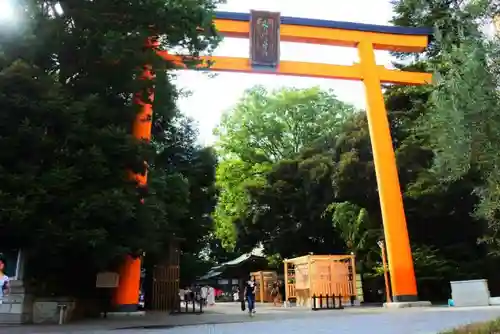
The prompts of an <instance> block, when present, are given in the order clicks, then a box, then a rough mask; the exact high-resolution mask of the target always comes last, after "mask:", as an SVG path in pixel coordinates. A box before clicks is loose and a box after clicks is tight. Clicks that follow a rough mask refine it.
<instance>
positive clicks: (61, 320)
mask: <svg viewBox="0 0 500 334" xmlns="http://www.w3.org/2000/svg"><path fill="white" fill-rule="evenodd" d="M67 307H68V305H66V304H57V308H58V309H59V325H62V324H63V323H64V315H65V313H66V308H67Z"/></svg>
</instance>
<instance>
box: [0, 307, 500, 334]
mask: <svg viewBox="0 0 500 334" xmlns="http://www.w3.org/2000/svg"><path fill="white" fill-rule="evenodd" d="M497 317H500V307H487V308H446V307H432V308H425V309H403V310H384V309H381V308H358V309H345V310H325V311H318V312H312V311H308V310H300V309H282V308H281V309H275V308H272V307H261V308H258V313H257V315H256V316H255V317H252V318H250V317H249V316H248V315H246V314H244V313H243V312H241V311H240V310H239V308H236V307H234V306H231V305H226V306H219V307H215V308H213V309H211V310H209V311H208V312H207V313H206V314H203V315H180V316H165V315H162V314H157V315H154V314H153V315H151V316H150V317H145V318H142V319H132V318H130V319H118V320H113V321H106V320H103V321H98V322H94V323H92V322H88V323H81V324H70V325H64V326H23V327H5V328H2V327H0V333H9V334H28V333H29V334H37V333H80V334H83V333H94V334H113V333H116V334H132V333H134V334H142V333H160V334H255V333H278V332H285V333H287V334H322V333H325V334H343V333H349V334H367V333H376V334H403V333H404V334H435V333H438V332H439V331H442V330H445V329H448V328H451V327H456V326H459V325H465V324H467V323H471V322H478V321H486V320H491V319H494V318H497ZM173 326H179V327H173Z"/></svg>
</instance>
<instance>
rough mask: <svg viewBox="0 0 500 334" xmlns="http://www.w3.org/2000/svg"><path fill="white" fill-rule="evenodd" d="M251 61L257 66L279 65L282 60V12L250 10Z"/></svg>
mask: <svg viewBox="0 0 500 334" xmlns="http://www.w3.org/2000/svg"><path fill="white" fill-rule="evenodd" d="M250 61H251V63H252V66H255V67H259V66H261V67H277V66H278V64H279V61H280V13H275V12H264V11H257V10H252V11H251V12H250Z"/></svg>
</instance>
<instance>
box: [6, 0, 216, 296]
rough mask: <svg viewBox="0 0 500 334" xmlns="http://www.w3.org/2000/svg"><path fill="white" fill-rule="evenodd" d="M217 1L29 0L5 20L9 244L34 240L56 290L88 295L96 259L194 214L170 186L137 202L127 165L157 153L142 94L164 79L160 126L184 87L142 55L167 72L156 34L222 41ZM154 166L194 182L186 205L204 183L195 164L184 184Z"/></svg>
mask: <svg viewBox="0 0 500 334" xmlns="http://www.w3.org/2000/svg"><path fill="white" fill-rule="evenodd" d="M215 5H216V1H210V0H206V1H202V0H200V1H194V2H189V3H186V2H185V1H181V0H178V1H168V2H166V1H156V0H148V1H138V0H137V1H136V0H134V1H127V2H119V3H117V2H116V1H108V0H106V1H98V2H95V1H93V2H92V1H90V2H89V1H69V0H67V1H66V0H63V1H52V0H44V1H34V0H23V1H19V2H18V6H19V7H20V9H21V10H20V11H19V12H20V13H22V14H23V15H24V17H23V18H22V19H21V22H22V24H23V26H22V28H20V29H18V30H17V31H11V32H10V35H9V34H5V33H4V30H3V29H1V30H2V33H0V87H2V90H1V92H0V109H1V110H2V116H1V118H2V125H1V126H0V146H1V147H2V151H1V152H0V170H1V171H2V173H1V174H2V175H1V176H0V178H1V179H2V181H3V183H2V185H1V186H0V197H1V198H2V200H4V202H3V210H2V212H1V213H0V232H1V233H0V243H1V244H2V246H4V245H5V247H10V246H13V247H22V248H24V249H25V250H26V251H27V254H28V255H29V265H28V266H27V269H28V273H29V274H30V276H31V277H33V278H36V280H35V282H37V283H38V287H39V288H40V287H41V286H42V285H45V286H46V287H47V289H45V290H46V291H45V292H46V293H54V292H56V293H67V294H75V295H83V296H88V291H89V289H91V288H93V285H94V283H95V276H94V275H95V272H96V271H97V270H100V269H102V268H108V267H110V266H112V265H113V264H114V263H115V260H117V259H119V258H120V257H121V256H123V255H125V254H127V253H128V254H130V253H132V254H138V253H140V252H142V251H147V252H148V251H152V252H153V251H157V250H159V249H161V247H162V244H163V243H165V242H166V240H167V239H168V237H170V235H171V232H170V231H169V229H168V228H166V227H167V225H172V221H171V220H172V216H176V217H185V216H183V215H182V214H181V213H182V212H175V210H177V208H175V207H173V206H170V207H168V206H165V205H166V204H168V202H166V201H165V198H159V197H157V195H158V193H155V191H160V190H163V191H165V189H160V190H158V188H157V189H155V191H152V192H150V193H149V194H144V195H143V196H144V197H145V204H144V205H140V204H139V195H138V194H137V192H136V190H135V186H136V185H135V184H134V182H131V181H130V180H129V175H128V173H127V170H132V171H134V172H143V171H144V164H143V161H144V160H147V161H149V162H153V161H154V157H155V155H156V153H157V152H156V151H155V150H154V149H153V146H152V145H149V144H147V143H142V142H140V141H137V140H135V139H133V138H132V136H131V135H130V129H131V124H132V121H133V119H134V118H135V115H136V113H137V112H138V109H137V106H136V105H135V104H134V103H133V100H134V95H135V94H136V93H138V92H142V93H141V95H143V96H147V92H148V89H149V88H151V87H152V85H154V84H156V83H158V84H163V85H164V88H165V89H161V90H158V91H157V94H156V95H157V96H156V98H157V99H160V100H162V101H163V102H162V103H163V107H164V108H163V110H159V108H158V109H157V111H158V112H157V114H156V115H155V126H158V127H162V126H163V127H165V126H166V125H168V124H169V123H170V122H171V121H172V117H173V114H172V110H173V109H174V107H175V99H176V97H177V91H176V89H175V87H174V86H173V85H172V84H170V77H169V76H164V77H163V78H164V79H165V80H163V81H158V82H154V81H146V80H138V78H139V77H140V76H141V74H142V71H143V66H144V64H151V66H152V69H153V72H154V73H157V74H158V75H159V76H160V77H161V74H162V73H163V74H164V71H165V70H167V69H168V68H170V67H171V65H170V64H168V63H167V62H165V61H163V60H162V59H159V57H157V56H156V55H155V52H154V50H152V49H149V48H144V45H145V43H146V41H147V39H148V37H149V36H151V35H156V36H159V42H160V46H159V48H161V49H165V48H167V47H175V46H180V47H183V48H185V49H186V50H187V51H188V53H189V54H191V55H193V56H195V57H196V56H197V55H198V54H199V53H200V52H205V51H209V52H210V51H211V50H212V49H213V47H214V46H215V45H216V44H217V41H218V40H219V38H218V37H217V36H216V35H215V31H214V27H213V23H212V11H213V10H214V8H215ZM151 13H154V15H151ZM200 27H201V28H203V29H200ZM159 132H161V131H159ZM198 154H199V155H200V157H201V155H203V154H202V153H201V152H199V153H198ZM200 159H201V158H200ZM155 172H158V173H160V175H159V176H158V177H159V178H160V179H161V178H163V181H164V182H167V184H168V185H169V186H172V187H171V189H170V190H172V188H174V186H177V185H179V186H180V188H182V189H183V190H181V192H182V191H184V190H185V193H184V194H182V193H181V194H180V195H178V198H177V199H176V202H175V203H177V204H178V203H179V200H180V201H186V196H185V195H186V194H189V196H193V198H195V197H196V195H195V194H196V191H194V187H197V184H199V185H200V187H203V186H202V185H201V184H202V183H203V182H200V181H198V183H196V182H195V181H194V180H195V179H196V177H194V175H190V176H187V178H188V179H189V178H190V177H191V180H192V183H191V187H190V185H189V183H187V186H185V187H184V188H183V187H182V185H181V182H180V181H181V180H180V178H178V177H175V178H173V177H172V174H173V173H169V174H167V173H163V175H162V174H161V172H160V171H151V174H152V179H154V178H156V176H155V175H154V174H155ZM198 175H199V174H198ZM152 188H154V187H152ZM176 190H177V189H176ZM163 194H165V192H164V193H163ZM189 196H188V198H189ZM187 203H189V202H187ZM180 211H182V210H180ZM198 216H199V215H198ZM68 282H71V284H67V283H68ZM46 283H53V284H46ZM39 292H40V291H39Z"/></svg>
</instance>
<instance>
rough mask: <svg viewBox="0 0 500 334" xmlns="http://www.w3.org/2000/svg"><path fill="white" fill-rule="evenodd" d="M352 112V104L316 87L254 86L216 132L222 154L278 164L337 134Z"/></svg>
mask: <svg viewBox="0 0 500 334" xmlns="http://www.w3.org/2000/svg"><path fill="white" fill-rule="evenodd" d="M353 112H354V108H353V107H352V106H351V105H348V104H346V103H343V102H341V101H339V100H338V99H337V98H336V96H335V95H334V94H333V93H332V92H327V91H323V90H321V89H320V88H319V87H313V88H309V89H295V88H282V89H279V90H275V91H268V90H266V89H265V88H263V87H260V86H257V87H254V88H252V89H249V90H248V91H246V92H245V94H244V96H243V97H242V99H241V100H240V102H239V103H238V104H237V105H236V106H235V107H234V108H233V109H231V110H230V111H229V112H227V113H225V114H224V115H223V117H222V121H221V124H220V125H219V127H218V128H217V129H216V130H215V133H216V134H217V135H218V136H219V141H218V144H219V146H220V149H221V152H222V154H228V155H234V156H236V157H238V158H239V159H241V160H243V161H247V162H250V163H254V162H260V161H278V160H280V159H283V158H287V157H291V156H293V155H295V154H297V153H299V151H300V150H301V149H302V148H303V147H305V146H307V145H309V144H310V143H312V142H314V141H316V140H318V138H323V137H326V136H328V135H332V134H335V133H337V132H338V130H339V128H340V126H341V124H342V123H343V121H344V120H345V118H346V117H347V116H348V115H350V114H352V113H353Z"/></svg>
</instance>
